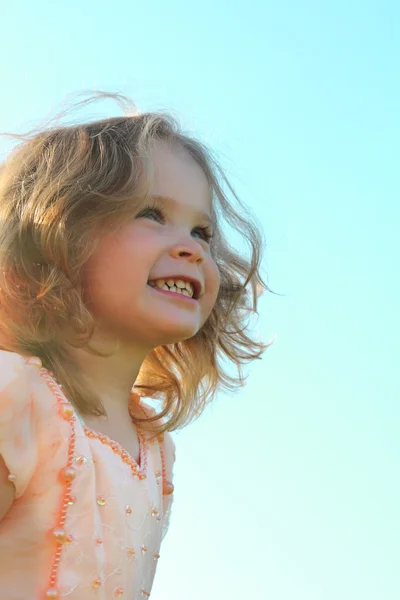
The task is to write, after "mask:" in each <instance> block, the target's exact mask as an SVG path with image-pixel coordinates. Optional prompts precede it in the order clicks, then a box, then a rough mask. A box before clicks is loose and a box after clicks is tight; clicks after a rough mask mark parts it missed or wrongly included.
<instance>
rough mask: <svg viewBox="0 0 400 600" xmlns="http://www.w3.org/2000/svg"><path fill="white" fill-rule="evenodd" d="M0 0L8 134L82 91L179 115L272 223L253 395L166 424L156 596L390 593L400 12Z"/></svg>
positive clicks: (398, 591) (399, 493)
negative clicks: (187, 421) (167, 492)
mask: <svg viewBox="0 0 400 600" xmlns="http://www.w3.org/2000/svg"><path fill="white" fill-rule="evenodd" d="M6 6H7V8H2V9H1V22H2V27H1V30H2V33H1V37H0V50H1V52H0V56H1V58H0V63H1V79H0V81H1V89H2V93H1V95H0V130H3V131H4V130H8V131H9V130H13V131H22V130H24V129H27V128H29V127H30V126H33V125H37V124H38V121H39V120H40V119H43V118H44V117H46V116H48V115H49V114H50V113H53V112H54V111H56V110H57V109H59V108H60V106H61V104H62V102H63V101H64V100H65V98H66V96H67V95H68V94H70V93H73V92H79V91H81V90H82V89H87V88H90V89H105V90H108V91H122V92H125V93H128V94H129V95H130V96H131V97H132V99H133V100H134V101H135V102H136V103H137V105H138V107H139V108H140V109H142V110H150V109H171V110H173V111H174V112H175V114H176V115H177V116H178V117H179V118H180V120H181V122H182V125H183V127H184V128H185V129H186V130H189V131H190V132H192V133H193V134H195V135H198V136H199V137H200V138H201V139H202V140H203V141H205V142H206V143H208V144H209V145H210V146H211V147H212V148H213V149H214V151H215V152H216V153H217V155H218V156H219V158H220V160H221V161H222V164H223V165H224V167H225V168H226V170H227V172H228V174H229V176H230V177H231V182H232V183H233V185H234V186H235V189H236V190H237V192H238V193H239V195H240V197H241V198H242V199H243V201H244V202H246V203H247V204H248V205H249V206H250V207H251V209H252V210H253V212H255V214H256V215H257V216H258V218H259V219H260V221H261V223H262V225H263V228H264V231H265V236H266V240H267V246H266V254H265V262H264V266H265V272H266V273H267V277H268V283H269V285H270V287H271V288H272V289H273V290H274V291H275V292H277V293H279V294H282V295H280V296H278V295H272V294H270V293H266V294H264V296H263V297H262V299H261V303H260V318H259V321H258V323H256V324H255V328H256V329H258V330H259V331H260V334H261V336H262V337H263V339H264V340H265V341H267V340H269V339H272V338H273V337H274V336H275V335H276V337H277V340H276V342H275V343H274V344H273V345H272V346H271V347H270V348H269V349H268V350H267V351H266V353H265V354H264V358H263V360H262V361H257V362H256V363H254V364H252V365H251V366H250V367H248V368H247V370H246V373H248V374H249V377H248V382H247V386H246V387H245V388H244V389H243V390H240V391H239V392H238V393H236V394H222V393H221V394H219V395H218V396H217V399H216V401H215V402H214V404H213V405H211V406H210V407H209V408H208V409H207V411H206V412H205V413H204V415H203V416H202V417H201V419H200V420H198V421H197V422H196V423H194V424H192V425H190V426H189V427H187V428H186V429H184V430H183V431H180V432H178V433H176V434H174V439H175V441H176V444H177V464H176V470H175V486H176V498H175V504H174V508H173V513H172V520H171V528H170V531H169V533H168V535H167V537H166V538H165V541H164V543H163V546H162V548H161V559H160V562H159V566H158V573H157V576H156V580H155V584H154V588H153V593H152V598H153V600H169V599H171V600H187V599H188V598H190V600H204V599H205V598H207V600H217V599H218V600H221V599H224V600H225V599H226V600H242V599H247V598H252V599H253V598H254V599H256V600H338V599H340V600H399V599H400V564H399V562H400V518H399V506H400V484H399V455H400V442H399V426H400V408H399V400H400V386H399V359H400V352H399V335H400V327H399V292H400V285H399V266H398V265H399V261H400V251H399V250H400V248H399V246H400V244H399V225H400V219H399V217H400V210H399V200H400V194H399V191H400V185H399V183H400V182H399V140H400V110H399V109H400V83H399V81H400V41H399V40H400V35H399V28H400V4H399V3H398V2H397V1H396V0H393V1H392V2H390V1H386V0H381V1H379V2H378V1H377V0H376V1H369V0H364V1H362V2H361V0H354V1H353V2H349V1H348V0H346V1H345V0H335V1H333V0H329V1H326V2H324V1H322V0H319V1H317V0H314V1H312V0H302V1H301V2H300V1H297V2H296V1H292V2H290V1H286V0H282V1H280V2H269V1H268V0H265V1H261V0H259V1H258V2H237V1H235V0H230V1H229V2H228V1H227V0H220V1H217V0H213V1H210V0H204V1H203V2H201V3H199V2H193V1H191V0H170V1H169V2H162V1H161V0H149V1H148V2H140V3H139V2H136V1H134V0H131V1H128V0H125V1H118V0H114V2H105V1H103V0H98V1H97V2H90V1H87V2H77V1H72V2H71V1H70V2H68V3H61V2H53V3H51V2H48V1H44V0H36V1H35V2H28V0H21V1H20V2H18V3H7V4H6ZM117 112H118V109H117V108H116V107H115V106H114V105H112V104H111V103H110V104H109V103H108V101H107V102H105V103H103V104H102V105H96V107H95V108H93V110H92V109H91V114H93V116H94V117H96V118H97V117H103V116H106V115H108V114H117ZM5 148H6V145H5V144H4V142H2V150H4V149H5Z"/></svg>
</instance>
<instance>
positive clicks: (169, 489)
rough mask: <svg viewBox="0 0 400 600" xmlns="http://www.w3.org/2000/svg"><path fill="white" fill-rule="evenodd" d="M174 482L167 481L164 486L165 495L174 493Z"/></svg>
mask: <svg viewBox="0 0 400 600" xmlns="http://www.w3.org/2000/svg"><path fill="white" fill-rule="evenodd" d="M174 489H175V487H174V484H173V483H171V482H170V481H166V482H165V485H164V486H163V494H164V496H170V495H171V494H173V493H174Z"/></svg>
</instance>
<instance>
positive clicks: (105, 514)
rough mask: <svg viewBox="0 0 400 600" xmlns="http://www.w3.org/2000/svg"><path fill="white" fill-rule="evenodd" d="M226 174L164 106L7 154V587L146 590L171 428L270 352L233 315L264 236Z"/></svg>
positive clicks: (2, 252) (0, 488) (40, 593)
mask: <svg viewBox="0 0 400 600" xmlns="http://www.w3.org/2000/svg"><path fill="white" fill-rule="evenodd" d="M99 96H100V97H114V98H116V99H117V100H120V101H121V102H122V101H125V100H126V99H125V98H123V97H121V96H118V95H113V94H101V93H99V94H97V95H96V97H99ZM218 174H219V175H218ZM221 179H223V180H224V181H225V182H226V183H227V180H226V178H225V176H224V175H223V172H222V169H220V167H219V166H218V164H217V162H216V161H215V160H214V159H213V158H212V157H211V154H210V153H209V151H208V150H207V149H206V148H205V146H204V145H203V144H201V143H200V142H199V141H197V140H195V139H193V138H192V137H190V136H187V135H185V134H184V133H182V132H181V131H180V128H179V125H178V124H177V122H176V121H175V120H174V119H173V118H172V117H170V116H168V115H166V114H164V113H163V114H159V113H143V114H138V113H136V114H133V115H132V114H131V115H127V116H124V117H114V118H108V119H105V120H101V121H96V122H91V123H85V124H77V125H74V126H68V127H61V126H59V127H49V128H47V129H46V128H44V129H43V130H41V131H38V132H34V133H33V134H30V135H28V136H25V137H24V138H23V139H22V143H21V144H20V145H19V146H17V147H16V149H15V150H14V151H13V152H12V153H11V154H10V156H9V157H8V158H7V159H6V160H5V161H4V163H3V164H2V166H1V171H0V262H1V268H0V275H1V285H0V287H1V290H0V348H1V349H0V556H1V557H2V560H1V561H0V587H1V594H2V598H3V597H4V598H7V599H11V598H13V599H15V600H17V599H21V600H22V599H23V600H26V599H27V598H29V599H30V600H39V599H43V598H63V597H66V598H69V600H87V599H88V598H97V599H98V600H111V599H112V598H127V599H129V600H133V599H139V598H140V599H142V598H146V597H149V596H150V592H151V588H152V584H153V579H154V575H155V571H156V567H157V562H158V560H159V558H160V554H159V551H160V545H161V541H162V538H163V536H164V535H165V533H166V531H167V528H168V524H169V516H170V509H171V503H172V499H173V492H174V486H173V482H172V471H173V464H174V460H175V444H174V442H173V440H172V437H171V434H170V432H171V431H174V430H176V429H178V428H181V427H183V426H185V425H186V424H187V423H188V422H189V421H190V420H192V419H193V418H195V417H198V416H199V415H200V414H201V412H202V411H203V409H204V407H205V406H206V404H207V403H208V402H209V401H211V399H212V398H213V396H214V394H215V393H216V391H217V390H218V389H221V387H223V386H225V387H229V388H230V389H232V388H234V387H237V386H239V385H242V384H243V379H242V376H241V373H240V366H241V364H244V363H246V362H248V361H251V360H253V359H255V358H259V357H260V356H261V354H262V353H263V351H264V350H265V348H266V347H267V345H266V344H262V343H261V342H259V341H255V340H253V339H252V338H251V336H250V334H249V333H248V331H247V325H246V323H245V322H244V319H245V317H247V316H248V314H249V313H251V312H256V311H257V297H258V293H259V290H260V289H261V288H262V287H263V288H265V289H268V287H267V285H266V284H265V283H264V282H263V281H262V279H261V276H260V273H259V268H260V260H261V241H262V236H261V233H260V231H259V229H258V227H257V226H256V225H255V223H254V222H253V221H252V220H251V219H250V218H249V217H248V216H245V215H248V213H247V209H245V208H244V207H243V206H242V205H241V204H240V202H239V200H238V199H237V198H236V196H235V195H234V192H233V190H232V188H231V187H230V186H229V184H228V186H229V189H230V190H231V191H232V193H233V195H234V196H235V198H236V200H237V202H238V203H239V206H240V209H239V210H236V209H235V208H234V206H233V205H232V204H231V203H230V202H229V201H228V200H227V198H226V196H225V194H224V192H223V191H222V187H221V182H220V180H221ZM223 217H225V219H227V220H228V222H229V223H230V224H231V225H232V226H233V227H234V228H236V230H237V233H238V234H240V235H242V236H243V237H244V239H245V241H247V242H248V243H249V245H250V249H251V252H250V258H249V259H246V258H244V257H243V256H242V255H241V254H239V253H238V252H236V251H235V250H233V248H232V247H231V246H230V245H229V244H228V242H227V240H226V239H225V237H224V235H223V230H222V218H223ZM224 358H225V359H229V360H231V361H232V362H233V363H234V364H235V365H236V366H237V368H238V370H239V374H238V377H237V378H235V377H233V376H229V375H228V374H227V373H226V372H225V371H224V369H223V367H222V364H221V359H224ZM144 397H148V398H151V399H154V400H159V403H160V410H159V411H158V412H157V411H155V410H154V409H153V408H151V407H150V405H149V404H148V403H147V402H144V401H143V398H144Z"/></svg>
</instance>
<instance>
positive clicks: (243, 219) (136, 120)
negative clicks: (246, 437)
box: [0, 92, 274, 435]
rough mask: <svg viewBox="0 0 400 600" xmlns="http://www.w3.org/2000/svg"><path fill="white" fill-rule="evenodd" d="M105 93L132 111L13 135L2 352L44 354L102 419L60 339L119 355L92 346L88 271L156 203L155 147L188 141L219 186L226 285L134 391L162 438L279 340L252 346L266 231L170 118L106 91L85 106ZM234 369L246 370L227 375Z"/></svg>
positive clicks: (86, 409) (1, 233)
mask: <svg viewBox="0 0 400 600" xmlns="http://www.w3.org/2000/svg"><path fill="white" fill-rule="evenodd" d="M99 98H100V99H101V98H111V99H115V100H116V101H117V102H119V104H120V106H122V107H123V108H125V109H126V110H125V112H126V113H127V114H125V115H124V116H121V117H110V118H107V119H102V120H97V121H94V122H87V123H86V122H85V123H76V124H73V125H68V126H60V125H57V126H55V125H54V122H51V123H50V124H47V126H44V127H41V128H40V129H39V130H35V131H33V132H29V133H27V134H25V135H20V136H18V135H14V136H13V137H14V138H17V139H19V141H20V143H19V144H18V145H17V146H16V147H15V148H14V150H13V151H12V152H10V154H9V156H8V157H7V158H6V159H5V160H4V162H3V163H2V164H1V166H0V288H1V290H0V348H1V349H3V350H6V351H9V352H17V353H19V354H22V355H26V356H38V357H39V358H41V359H42V362H43V366H44V367H46V368H47V369H49V370H50V371H51V372H52V373H53V374H54V376H55V377H56V379H57V380H58V381H59V382H60V383H61V384H62V386H63V389H64V391H65V393H66V395H67V397H68V398H69V399H70V400H71V402H72V403H73V404H74V405H75V406H76V407H77V408H78V410H79V411H80V412H81V414H83V415H85V414H86V415H104V414H105V409H104V407H103V405H102V403H101V401H100V399H99V398H98V397H97V395H96V394H95V393H94V391H93V390H91V389H90V388H88V386H87V384H86V383H85V381H84V379H83V376H82V373H81V372H80V371H79V368H78V366H77V365H76V364H75V363H74V361H73V360H72V358H71V356H70V354H69V353H68V351H67V350H66V349H65V347H64V344H61V343H60V339H61V338H60V336H62V339H63V340H64V342H68V344H71V345H72V346H75V347H85V348H87V349H88V351H90V352H92V353H94V354H97V355H100V356H108V355H110V354H111V353H112V351H108V352H106V351H104V350H101V349H99V348H94V347H93V346H91V345H90V341H91V338H92V335H93V332H94V330H95V324H94V319H93V317H92V315H91V314H90V312H89V310H88V308H87V307H86V305H85V303H84V300H83V294H82V291H83V290H82V285H81V276H82V270H83V268H84V265H85V264H86V262H87V261H88V259H89V258H90V257H91V256H92V254H93V252H94V251H95V250H96V247H97V243H98V241H99V240H100V236H101V232H102V231H103V232H104V230H105V229H106V230H107V231H111V230H113V229H117V228H118V227H120V226H121V225H122V224H124V223H125V222H126V221H127V220H129V219H131V218H132V216H134V215H135V214H137V212H138V210H139V208H140V206H142V205H143V204H144V203H145V202H146V201H147V198H148V197H149V195H150V192H151V188H152V180H153V165H152V163H151V159H150V152H151V148H152V145H153V144H154V143H160V142H163V143H166V144H170V145H171V148H173V147H174V145H177V144H178V145H180V146H182V147H183V148H185V149H186V151H187V152H188V153H189V154H190V155H191V156H192V158H193V159H194V160H195V161H196V162H197V163H198V164H199V165H200V167H201V168H202V169H203V171H204V173H205V175H206V177H207V180H208V182H209V185H210V191H211V193H212V200H213V202H212V206H213V208H212V211H213V219H214V223H215V229H214V237H213V240H212V245H211V253H212V256H213V258H214V260H215V262H216V264H217V266H218V268H219V272H220V279H221V285H220V290H219V294H218V298H217V301H216V304H215V306H214V308H213V310H212V313H211V315H210V316H209V318H208V320H207V321H206V323H205V324H204V325H203V327H202V328H201V329H200V331H199V332H198V333H197V334H196V335H195V336H194V337H192V338H190V339H187V340H184V341H181V342H178V343H175V344H171V345H165V346H160V347H157V348H155V349H154V350H153V351H152V352H151V353H150V354H149V355H148V357H147V358H146V359H145V361H144V363H143V365H142V367H141V370H140V372H139V376H138V379H137V381H136V382H135V389H136V391H138V392H139V393H140V394H141V395H143V396H146V397H148V398H154V399H158V400H159V401H160V410H159V411H158V413H157V415H156V417H154V418H153V420H147V421H143V420H142V419H141V418H140V417H139V416H138V417H137V418H135V421H136V422H137V423H138V424H140V426H141V427H143V428H144V429H151V430H152V431H153V432H154V434H155V435H156V434H160V433H162V432H164V431H167V430H168V431H173V430H175V429H178V428H181V427H183V426H184V425H186V424H187V423H189V422H190V421H192V420H193V419H194V418H197V417H198V416H200V414H201V413H202V412H203V410H204V408H205V406H206V405H207V404H208V403H209V402H210V401H211V400H212V399H213V398H214V396H215V394H216V392H218V391H220V390H223V389H229V390H236V389H237V388H238V387H241V386H243V385H244V382H245V379H246V378H245V377H244V376H243V372H242V367H243V365H245V364H246V363H248V362H249V361H252V360H254V359H256V358H260V357H261V355H262V354H263V352H264V351H265V349H266V348H267V347H268V346H269V345H270V343H267V344H265V343H263V342H261V341H259V340H258V339H254V338H255V336H254V335H252V334H251V332H250V324H249V317H250V316H251V315H253V314H254V313H257V302H258V297H259V295H260V294H261V292H262V291H263V290H264V289H265V290H268V291H270V292H272V290H270V288H269V287H268V285H267V284H266V283H265V282H264V281H263V278H262V276H261V274H260V268H261V259H262V250H263V234H262V231H261V228H260V227H259V226H258V224H257V222H256V220H255V218H254V217H253V216H251V213H250V211H249V209H248V207H246V206H245V205H244V204H243V203H242V202H241V201H240V200H239V198H238V197H237V195H236V193H235V191H234V189H233V188H232V186H231V184H230V183H229V181H228V179H227V177H226V175H225V174H224V171H223V169H222V167H221V166H220V164H219V163H218V161H217V160H216V158H215V157H214V156H213V155H212V153H211V151H210V150H209V149H208V148H207V147H206V146H205V145H204V144H203V143H202V142H200V141H199V140H197V139H194V138H193V137H192V136H189V135H186V134H185V133H184V132H183V131H182V130H181V127H180V124H179V122H178V120H177V119H176V118H175V117H174V116H173V115H172V114H170V113H168V112H144V113H139V112H138V111H137V110H136V108H135V107H134V105H133V104H132V103H131V102H130V100H129V99H128V98H127V97H125V96H123V95H121V94H111V93H104V92H97V93H92V94H91V96H90V97H89V98H88V99H85V100H84V101H81V102H79V103H78V104H77V105H76V106H82V105H83V106H86V105H87V104H89V103H91V102H93V101H94V100H97V99H99ZM59 118H60V116H58V117H57V119H59ZM141 174H144V175H145V177H140V175H141ZM140 182H141V183H140ZM143 182H144V183H143ZM224 185H225V186H226V187H227V189H228V190H229V192H230V194H231V195H232V201H230V200H228V197H227V195H226V193H225V192H224V190H223V186H224ZM235 203H236V205H237V206H236V207H235V206H234V204H235ZM224 220H225V221H226V223H228V224H229V226H230V227H232V228H233V229H234V230H235V231H236V233H237V234H238V235H239V236H240V237H241V239H242V240H243V241H244V243H245V244H247V246H248V247H249V250H250V252H249V257H248V258H246V257H244V256H243V252H239V251H237V250H235V249H234V248H233V247H232V246H231V245H230V244H229V242H228V240H227V238H226V236H224V228H223V221H224ZM272 293H274V292H272ZM226 361H227V362H228V364H223V362H225V363H226ZM229 363H231V364H233V365H234V366H235V367H236V371H237V375H232V374H229V373H228V366H229Z"/></svg>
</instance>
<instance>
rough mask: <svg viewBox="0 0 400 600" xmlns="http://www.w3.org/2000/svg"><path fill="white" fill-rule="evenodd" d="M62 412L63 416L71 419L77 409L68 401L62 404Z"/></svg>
mask: <svg viewBox="0 0 400 600" xmlns="http://www.w3.org/2000/svg"><path fill="white" fill-rule="evenodd" d="M61 412H62V415H63V417H66V418H68V419H69V418H70V417H72V415H73V414H74V412H75V411H74V408H73V406H71V405H70V404H67V403H66V402H63V403H62V405H61Z"/></svg>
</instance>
